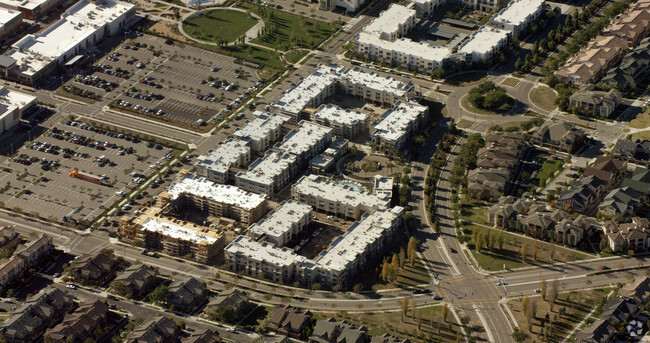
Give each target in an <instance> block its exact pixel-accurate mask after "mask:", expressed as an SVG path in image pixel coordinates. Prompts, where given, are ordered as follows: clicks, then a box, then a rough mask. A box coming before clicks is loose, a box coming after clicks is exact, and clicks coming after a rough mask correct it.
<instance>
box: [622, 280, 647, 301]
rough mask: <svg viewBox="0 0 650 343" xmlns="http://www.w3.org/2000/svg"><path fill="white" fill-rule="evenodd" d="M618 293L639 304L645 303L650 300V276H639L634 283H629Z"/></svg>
mask: <svg viewBox="0 0 650 343" xmlns="http://www.w3.org/2000/svg"><path fill="white" fill-rule="evenodd" d="M618 294H619V295H620V296H621V297H623V298H625V299H631V300H632V301H634V302H635V303H637V304H645V303H647V302H649V301H650V277H648V276H645V277H639V278H638V279H637V280H636V281H634V282H632V283H627V284H625V286H623V288H621V290H620V291H619V292H618Z"/></svg>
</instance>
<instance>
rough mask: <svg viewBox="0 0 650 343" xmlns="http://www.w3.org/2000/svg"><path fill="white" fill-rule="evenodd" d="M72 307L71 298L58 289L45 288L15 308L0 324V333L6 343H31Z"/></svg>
mask: <svg viewBox="0 0 650 343" xmlns="http://www.w3.org/2000/svg"><path fill="white" fill-rule="evenodd" d="M73 306H74V303H73V301H72V297H71V296H69V295H67V294H65V292H63V291H62V290H60V289H58V288H46V289H45V290H43V291H42V292H40V293H39V294H37V295H36V296H34V297H32V298H28V299H27V301H26V302H25V303H24V304H23V305H22V306H20V307H19V308H17V309H16V310H15V311H14V312H13V316H12V317H11V318H9V319H7V320H6V321H5V322H4V323H2V324H0V331H1V332H2V334H3V336H4V339H5V340H6V341H7V342H16V343H18V342H19V343H25V342H31V341H32V340H34V339H36V338H38V337H40V336H42V335H43V333H44V332H45V330H46V329H47V328H48V327H49V326H50V325H51V324H53V323H56V322H58V321H59V320H60V319H61V318H63V316H64V315H65V314H66V313H67V312H68V310H70V309H71V308H72V307H73Z"/></svg>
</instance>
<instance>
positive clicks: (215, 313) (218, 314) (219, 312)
mask: <svg viewBox="0 0 650 343" xmlns="http://www.w3.org/2000/svg"><path fill="white" fill-rule="evenodd" d="M235 314H236V313H235V309H234V308H232V306H217V307H216V308H214V309H212V310H211V311H208V316H209V317H210V319H211V320H216V321H220V322H224V323H232V322H233V319H235V318H234V317H235Z"/></svg>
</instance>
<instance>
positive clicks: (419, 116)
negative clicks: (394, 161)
mask: <svg viewBox="0 0 650 343" xmlns="http://www.w3.org/2000/svg"><path fill="white" fill-rule="evenodd" d="M428 113H429V110H428V108H427V107H426V106H422V105H419V104H417V103H414V102H402V101H398V102H397V103H396V104H395V107H394V108H393V109H390V110H388V111H386V112H385V113H384V114H383V115H382V116H381V119H379V120H378V121H377V122H375V123H372V124H371V131H372V133H371V134H370V139H371V140H372V142H373V143H374V144H375V146H376V147H377V148H378V149H380V150H392V149H397V150H403V149H404V148H405V147H406V143H407V142H408V140H409V139H410V138H411V137H412V136H413V134H414V133H416V132H418V131H419V130H420V128H421V127H422V125H423V124H424V123H426V121H427V117H428Z"/></svg>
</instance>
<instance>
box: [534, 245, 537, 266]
mask: <svg viewBox="0 0 650 343" xmlns="http://www.w3.org/2000/svg"><path fill="white" fill-rule="evenodd" d="M533 261H537V242H533Z"/></svg>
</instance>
